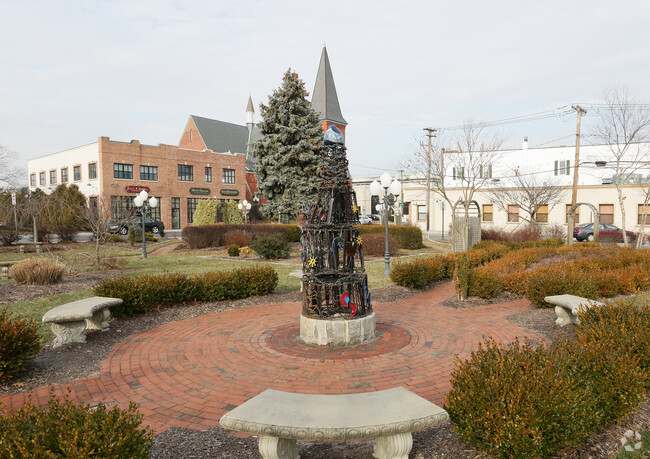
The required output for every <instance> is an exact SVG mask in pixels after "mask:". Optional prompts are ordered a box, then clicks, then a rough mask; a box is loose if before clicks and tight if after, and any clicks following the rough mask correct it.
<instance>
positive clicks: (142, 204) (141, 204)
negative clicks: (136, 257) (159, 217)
mask: <svg viewBox="0 0 650 459" xmlns="http://www.w3.org/2000/svg"><path fill="white" fill-rule="evenodd" d="M147 199H149V201H147ZM133 204H135V205H136V207H138V208H139V209H140V218H142V258H147V240H146V239H145V234H144V219H145V217H146V216H147V212H149V211H150V210H151V209H153V208H155V207H158V200H157V199H156V198H155V197H153V196H152V197H151V198H149V193H147V192H146V191H145V190H142V191H141V192H140V194H138V195H137V196H136V197H135V198H134V199H133Z"/></svg>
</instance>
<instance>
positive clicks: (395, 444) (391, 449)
mask: <svg viewBox="0 0 650 459" xmlns="http://www.w3.org/2000/svg"><path fill="white" fill-rule="evenodd" d="M411 448H413V434H412V433H411V432H405V433H399V434H396V435H390V436H388V437H378V438H377V439H376V440H375V449H374V451H373V456H374V457H376V458H377V459H408V457H409V453H410V452H411Z"/></svg>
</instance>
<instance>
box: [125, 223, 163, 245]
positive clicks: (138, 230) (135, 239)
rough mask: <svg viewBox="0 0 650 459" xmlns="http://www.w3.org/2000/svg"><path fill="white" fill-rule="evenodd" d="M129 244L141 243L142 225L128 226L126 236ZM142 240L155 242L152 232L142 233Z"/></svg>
mask: <svg viewBox="0 0 650 459" xmlns="http://www.w3.org/2000/svg"><path fill="white" fill-rule="evenodd" d="M126 240H127V241H129V243H130V244H131V245H135V244H142V227H140V226H138V225H132V226H131V227H130V228H129V233H128V235H127V237H126ZM144 240H145V241H147V242H156V236H154V234H153V233H144Z"/></svg>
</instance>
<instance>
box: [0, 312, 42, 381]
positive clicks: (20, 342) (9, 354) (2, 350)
mask: <svg viewBox="0 0 650 459" xmlns="http://www.w3.org/2000/svg"><path fill="white" fill-rule="evenodd" d="M40 347H41V346H40V336H39V334H38V324H37V323H36V322H34V320H30V321H26V320H25V319H16V320H12V319H11V318H10V315H9V313H8V311H7V308H6V307H4V308H3V309H0V381H4V380H6V379H11V378H13V377H14V376H16V375H17V374H18V373H20V372H22V371H25V370H27V369H28V368H29V366H30V365H31V363H32V360H34V357H36V354H37V353H38V351H39V349H40Z"/></svg>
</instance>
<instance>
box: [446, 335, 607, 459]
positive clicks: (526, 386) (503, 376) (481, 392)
mask: <svg viewBox="0 0 650 459" xmlns="http://www.w3.org/2000/svg"><path fill="white" fill-rule="evenodd" d="M451 386H452V388H451V390H450V391H449V393H448V394H447V399H446V404H445V409H446V410H447V412H448V413H449V418H450V420H451V422H452V424H453V425H454V427H455V430H456V432H457V433H458V436H459V438H460V439H462V440H463V441H466V442H467V443H469V444H471V445H473V446H475V447H477V448H480V449H481V450H483V451H485V452H486V453H488V454H491V455H494V456H496V457H499V458H523V457H530V458H532V457H547V456H549V455H551V454H553V453H555V452H557V451H559V450H560V449H562V448H564V447H565V446H566V445H573V446H577V445H579V444H580V443H581V442H582V441H583V440H584V439H585V438H587V437H588V436H589V435H590V434H591V433H592V432H593V431H594V430H595V428H596V426H597V425H598V422H599V419H598V418H597V417H596V418H595V416H597V414H595V413H593V411H592V410H591V408H590V406H589V403H590V400H591V393H590V391H589V387H588V386H587V385H586V384H585V382H584V381H583V380H582V379H581V378H579V377H571V375H570V374H569V372H567V367H566V365H564V362H563V361H561V360H559V359H556V358H555V357H554V355H553V353H552V352H549V351H548V348H547V347H545V346H544V345H543V344H541V345H535V344H534V343H532V342H530V341H528V340H526V341H524V342H523V343H521V342H520V341H519V340H515V342H514V343H512V344H509V345H507V346H504V345H503V344H501V343H497V342H496V341H494V340H493V339H491V338H487V339H486V340H485V342H484V343H480V344H479V348H478V350H476V351H473V352H472V353H471V354H470V357H469V358H468V359H467V360H464V361H461V360H457V361H456V368H455V369H454V370H453V371H452V373H451Z"/></svg>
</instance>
